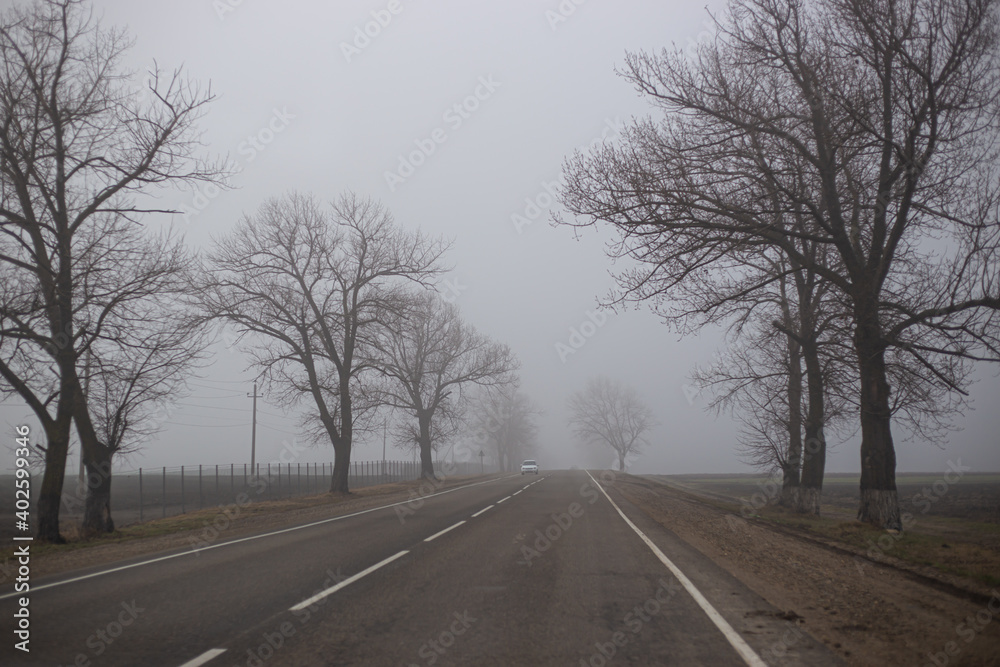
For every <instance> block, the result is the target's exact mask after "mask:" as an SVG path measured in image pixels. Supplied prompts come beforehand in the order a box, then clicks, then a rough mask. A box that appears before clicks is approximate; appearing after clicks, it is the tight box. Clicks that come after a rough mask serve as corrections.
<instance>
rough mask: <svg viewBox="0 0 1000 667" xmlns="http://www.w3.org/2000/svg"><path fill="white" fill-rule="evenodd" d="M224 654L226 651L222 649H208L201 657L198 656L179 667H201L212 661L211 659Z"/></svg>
mask: <svg viewBox="0 0 1000 667" xmlns="http://www.w3.org/2000/svg"><path fill="white" fill-rule="evenodd" d="M225 652H226V649H224V648H213V649H209V650H207V651H205V652H204V653H202V654H201V655H199V656H198V657H197V658H195V659H194V660H188V661H187V662H185V663H184V664H183V665H181V667H201V665H204V664H205V663H206V662H208V661H209V660H212V659H213V658H217V657H218V656H220V655H222V654H223V653H225Z"/></svg>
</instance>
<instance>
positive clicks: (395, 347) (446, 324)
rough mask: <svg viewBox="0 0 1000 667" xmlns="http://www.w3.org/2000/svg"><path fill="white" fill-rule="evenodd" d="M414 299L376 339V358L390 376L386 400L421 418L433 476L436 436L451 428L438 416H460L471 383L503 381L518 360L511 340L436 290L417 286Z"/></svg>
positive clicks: (423, 448)
mask: <svg viewBox="0 0 1000 667" xmlns="http://www.w3.org/2000/svg"><path fill="white" fill-rule="evenodd" d="M408 301H409V305H408V307H407V308H406V309H405V310H400V311H398V313H397V314H396V316H395V317H393V318H391V319H390V321H389V322H388V323H387V324H388V326H387V328H386V331H385V335H384V336H383V337H382V338H380V339H378V340H377V341H376V342H375V346H376V348H377V349H378V361H377V362H376V363H377V366H378V368H379V370H380V371H381V372H382V373H383V374H384V375H385V376H386V377H387V378H388V379H389V382H387V383H386V384H385V385H384V388H383V395H384V398H385V400H386V402H387V403H388V404H389V405H390V406H392V407H394V408H397V409H399V410H402V411H404V412H406V413H409V414H411V415H412V416H413V417H414V418H415V420H416V433H415V440H416V442H417V445H418V446H419V448H420V472H421V475H423V476H424V477H428V478H433V477H434V459H433V455H432V445H433V444H434V443H433V438H432V436H433V435H435V434H436V433H440V432H441V431H442V430H445V431H446V430H448V429H446V428H444V429H443V428H442V425H441V424H439V423H437V422H447V421H448V420H449V419H451V420H455V419H457V417H458V412H459V411H460V409H461V404H462V401H463V398H464V395H463V390H464V389H466V388H467V387H468V386H469V385H480V386H492V385H497V384H500V383H502V382H504V379H505V377H506V376H507V375H508V374H509V373H511V372H512V371H513V370H514V369H515V367H516V365H517V364H516V360H515V359H514V356H513V355H512V354H511V352H510V349H509V348H508V347H507V346H506V345H501V344H499V343H495V342H493V341H491V340H490V339H489V338H487V337H486V336H484V335H482V334H481V333H479V332H478V331H476V330H475V328H473V327H472V326H471V325H470V324H468V323H466V322H464V321H463V320H462V318H461V315H460V314H459V311H458V307H457V306H456V305H455V304H451V303H446V302H445V301H444V300H443V299H441V298H440V297H439V296H438V295H436V294H435V293H433V292H415V293H413V294H411V295H410V297H409V299H408Z"/></svg>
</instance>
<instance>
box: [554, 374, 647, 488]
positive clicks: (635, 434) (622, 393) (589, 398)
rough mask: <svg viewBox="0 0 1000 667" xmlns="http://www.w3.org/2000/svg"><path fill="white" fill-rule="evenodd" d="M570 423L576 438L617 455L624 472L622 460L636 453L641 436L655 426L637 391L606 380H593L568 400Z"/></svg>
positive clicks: (643, 442) (640, 442)
mask: <svg viewBox="0 0 1000 667" xmlns="http://www.w3.org/2000/svg"><path fill="white" fill-rule="evenodd" d="M569 409H570V424H571V425H572V427H573V431H574V433H575V434H576V435H577V437H578V438H580V439H581V440H584V441H585V442H591V443H595V444H599V445H603V446H605V447H610V448H611V449H612V450H614V451H615V453H617V454H618V469H619V470H621V471H624V470H625V458H626V457H627V456H628V455H630V454H637V453H638V452H639V450H640V449H641V448H642V446H643V445H644V444H646V440H645V438H644V437H643V436H644V435H645V434H646V432H647V431H649V430H650V429H651V428H652V427H653V424H654V421H653V412H652V410H650V409H649V408H648V407H646V405H644V404H643V402H642V401H641V400H640V399H639V395H638V394H637V393H636V391H635V390H634V389H632V388H629V387H624V386H622V385H621V384H619V383H617V382H614V381H612V380H609V379H608V378H605V377H598V378H593V379H591V380H590V381H588V382H587V386H586V387H585V388H584V389H582V390H581V391H578V392H576V393H575V394H573V395H572V396H570V399H569Z"/></svg>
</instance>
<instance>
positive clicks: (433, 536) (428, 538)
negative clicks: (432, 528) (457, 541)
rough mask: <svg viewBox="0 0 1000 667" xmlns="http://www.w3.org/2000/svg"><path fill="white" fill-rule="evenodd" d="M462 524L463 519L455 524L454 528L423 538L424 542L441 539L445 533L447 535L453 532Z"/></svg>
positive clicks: (450, 527) (449, 527)
mask: <svg viewBox="0 0 1000 667" xmlns="http://www.w3.org/2000/svg"><path fill="white" fill-rule="evenodd" d="M463 523H465V519H462V520H461V521H459V522H458V523H456V524H455V525H454V526H448V527H447V528H445V529H444V530H440V531H438V532H436V533H434V534H433V535H431V536H430V537H425V538H424V542H430V541H431V540H433V539H436V538H438V537H441V536H442V535H444V534H445V533H447V532H448V531H449V530H454V529H455V528H458V527H459V526H461V525H462V524H463Z"/></svg>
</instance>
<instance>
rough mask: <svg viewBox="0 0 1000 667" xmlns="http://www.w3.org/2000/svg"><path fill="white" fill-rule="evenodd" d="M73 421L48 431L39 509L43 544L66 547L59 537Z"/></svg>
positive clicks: (49, 426) (39, 537) (39, 527)
mask: <svg viewBox="0 0 1000 667" xmlns="http://www.w3.org/2000/svg"><path fill="white" fill-rule="evenodd" d="M69 430H70V421H69V420H68V419H62V420H58V421H55V422H52V423H51V424H49V425H48V426H47V427H46V429H45V472H44V474H43V476H42V488H41V491H40V493H39V494H38V505H37V506H36V511H37V516H38V532H37V533H36V537H37V538H38V539H39V540H40V541H44V542H52V543H55V544H64V543H65V542H66V540H65V539H63V536H62V535H60V534H59V507H60V504H61V503H62V490H63V481H64V480H65V477H66V455H67V454H68V452H69Z"/></svg>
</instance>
